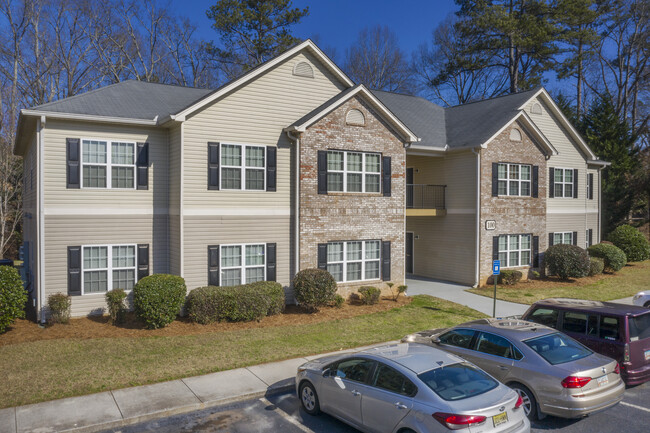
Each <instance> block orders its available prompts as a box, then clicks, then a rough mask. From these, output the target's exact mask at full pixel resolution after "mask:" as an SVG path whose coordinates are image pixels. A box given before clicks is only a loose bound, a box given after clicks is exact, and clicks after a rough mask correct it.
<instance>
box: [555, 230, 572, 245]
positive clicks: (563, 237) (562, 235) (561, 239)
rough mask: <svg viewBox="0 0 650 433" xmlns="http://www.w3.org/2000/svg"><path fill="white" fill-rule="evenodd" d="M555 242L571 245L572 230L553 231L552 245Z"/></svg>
mask: <svg viewBox="0 0 650 433" xmlns="http://www.w3.org/2000/svg"><path fill="white" fill-rule="evenodd" d="M557 244H567V245H573V232H555V233H553V245H557Z"/></svg>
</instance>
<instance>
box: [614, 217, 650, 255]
mask: <svg viewBox="0 0 650 433" xmlns="http://www.w3.org/2000/svg"><path fill="white" fill-rule="evenodd" d="M607 239H608V240H609V241H611V242H612V243H613V244H614V245H616V246H617V247H619V248H620V249H621V250H623V252H624V253H625V256H626V257H627V261H628V262H642V261H644V260H648V259H649V258H650V243H649V242H648V240H647V239H646V238H645V236H643V234H642V233H641V232H640V231H638V230H637V229H635V228H634V227H632V226H630V225H623V226H618V227H616V229H615V230H614V231H613V232H611V233H610V234H609V236H608V237H607Z"/></svg>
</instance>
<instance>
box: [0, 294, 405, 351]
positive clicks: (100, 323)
mask: <svg viewBox="0 0 650 433" xmlns="http://www.w3.org/2000/svg"><path fill="white" fill-rule="evenodd" d="M410 302H411V298H408V297H405V296H401V297H400V298H399V300H398V301H397V302H395V301H393V300H389V299H382V300H381V301H380V302H379V303H378V304H375V305H361V304H350V303H348V302H346V303H345V304H343V306H342V307H341V308H335V307H325V308H321V309H320V311H318V312H317V313H311V314H310V313H307V312H306V311H305V310H304V309H302V308H301V307H298V306H296V305H288V306H287V308H286V310H285V311H284V313H282V314H278V315H276V316H269V317H265V318H263V319H262V320H260V321H259V322H235V323H233V322H223V323H213V324H210V325H200V324H198V323H193V322H191V321H190V320H189V319H188V318H187V317H179V318H177V320H175V321H173V322H172V323H171V324H169V325H168V326H166V327H165V328H162V329H153V330H152V329H145V327H144V325H143V324H142V322H140V321H139V320H138V319H137V318H136V317H135V314H133V313H127V317H126V320H125V321H124V323H123V324H121V325H118V326H113V325H111V324H109V323H108V321H109V317H108V316H89V317H83V318H75V319H71V320H70V323H69V324H66V325H61V324H57V325H52V326H47V327H46V328H40V327H39V326H38V325H37V324H36V323H34V322H30V321H27V320H21V319H19V320H17V321H16V322H15V323H14V326H12V327H11V328H9V330H7V332H5V333H4V334H2V335H0V346H4V345H9V344H18V343H27V342H32V341H39V340H54V339H61V338H73V339H92V338H133V337H173V336H179V335H197V334H205V333H211V332H224V331H237V330H243V329H252V328H267V327H274V326H300V325H307V324H312V323H319V322H326V321H331V320H338V319H347V318H350V317H355V316H360V315H364V314H371V313H377V312H381V311H388V310H391V309H393V308H396V307H401V306H404V305H407V304H409V303H410Z"/></svg>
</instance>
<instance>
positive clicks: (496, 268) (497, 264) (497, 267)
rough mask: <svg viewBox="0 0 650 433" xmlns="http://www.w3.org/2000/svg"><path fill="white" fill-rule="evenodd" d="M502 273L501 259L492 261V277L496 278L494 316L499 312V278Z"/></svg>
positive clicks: (493, 304)
mask: <svg viewBox="0 0 650 433" xmlns="http://www.w3.org/2000/svg"><path fill="white" fill-rule="evenodd" d="M500 273H501V260H495V261H494V262H492V279H493V280H494V302H493V303H492V317H496V313H497V280H498V276H499V274H500Z"/></svg>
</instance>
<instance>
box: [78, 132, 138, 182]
mask: <svg viewBox="0 0 650 433" xmlns="http://www.w3.org/2000/svg"><path fill="white" fill-rule="evenodd" d="M81 163H82V167H83V168H82V176H81V177H82V187H84V188H121V189H133V188H134V187H135V143H133V142H125V141H109V140H82V155H81Z"/></svg>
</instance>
